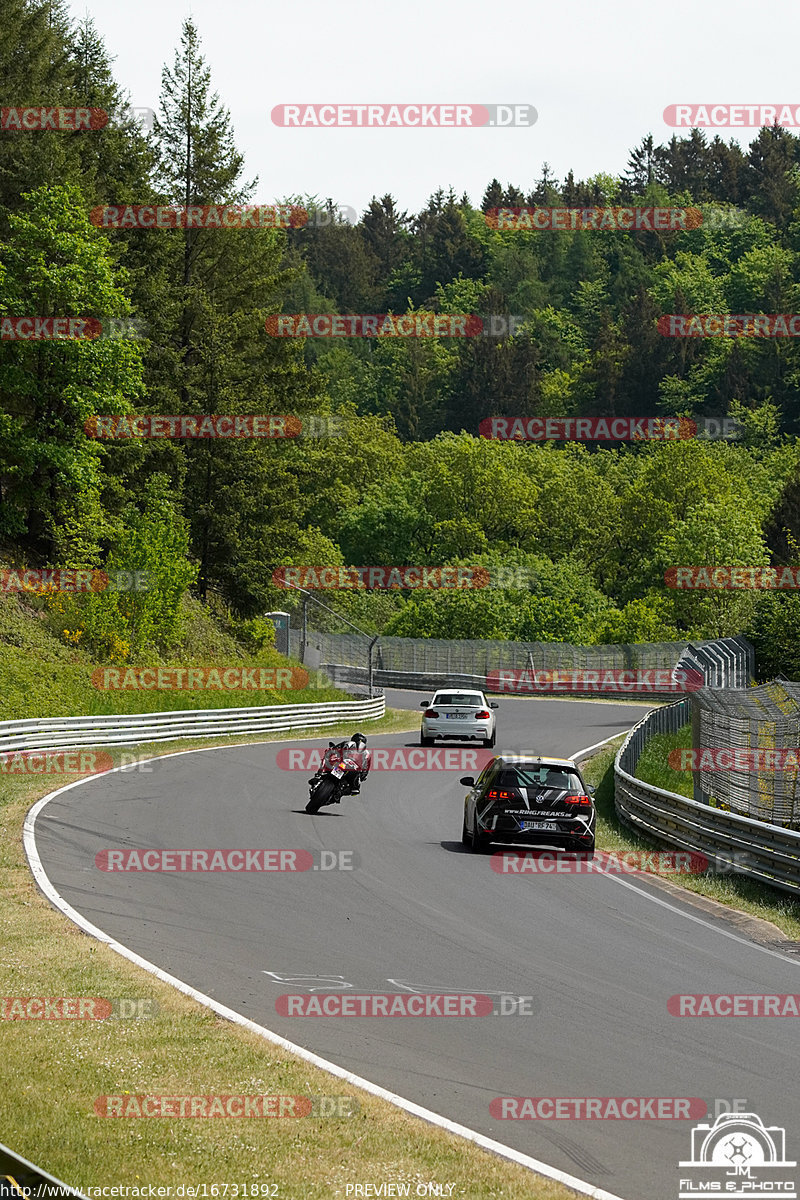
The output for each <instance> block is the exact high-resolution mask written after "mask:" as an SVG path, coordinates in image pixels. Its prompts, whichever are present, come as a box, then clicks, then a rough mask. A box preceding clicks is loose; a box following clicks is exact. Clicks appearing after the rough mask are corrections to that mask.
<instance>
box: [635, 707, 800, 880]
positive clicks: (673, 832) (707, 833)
mask: <svg viewBox="0 0 800 1200" xmlns="http://www.w3.org/2000/svg"><path fill="white" fill-rule="evenodd" d="M690 718H691V701H690V700H679V701H678V703H677V704H670V705H668V706H667V707H665V708H657V709H654V710H653V711H652V712H650V713H648V714H647V716H646V717H644V718H643V719H642V720H641V721H640V722H639V723H638V725H635V726H634V727H633V729H632V730H631V731H630V733H629V734H628V736H627V737H626V739H625V741H624V742H623V743H622V746H621V747H620V749H619V752H618V754H617V757H616V759H615V761H614V804H615V807H616V810H617V815H618V816H619V818H620V820H621V821H622V822H623V824H625V825H627V826H628V828H630V829H632V830H634V831H635V832H636V833H641V834H644V835H646V836H647V837H648V838H651V839H652V840H653V841H655V842H658V843H664V844H666V845H668V846H677V847H679V848H680V849H681V850H694V851H697V852H698V853H700V854H703V855H705V856H706V857H707V858H708V859H711V860H712V861H713V860H716V861H717V862H718V863H719V864H724V865H725V867H726V869H728V870H730V872H731V873H732V874H737V875H748V876H750V878H752V879H759V880H761V882H762V883H767V884H769V885H770V886H771V887H775V888H780V889H781V891H784V892H790V893H792V894H793V895H800V832H795V831H794V830H790V829H782V828H781V827H780V826H779V825H768V824H767V823H766V822H763V821H754V820H751V818H750V817H741V816H737V815H736V814H735V813H730V812H723V811H722V810H720V809H718V808H712V807H711V806H710V805H708V804H699V803H698V802H697V801H696V800H690V799H689V798H688V797H687V796H679V795H678V794H677V793H676V792H667V791H664V790H663V789H662V788H657V787H653V786H652V785H651V784H648V783H644V782H643V781H642V780H641V779H636V778H634V774H633V772H634V771H635V770H636V764H637V763H638V761H639V757H640V755H641V753H642V750H643V749H644V746H645V745H646V743H647V742H648V741H649V740H650V738H652V737H654V736H656V735H657V734H659V733H676V732H677V731H678V730H679V729H680V728H681V727H682V726H683V725H685V724H686V723H687V722H688V721H689V720H690Z"/></svg>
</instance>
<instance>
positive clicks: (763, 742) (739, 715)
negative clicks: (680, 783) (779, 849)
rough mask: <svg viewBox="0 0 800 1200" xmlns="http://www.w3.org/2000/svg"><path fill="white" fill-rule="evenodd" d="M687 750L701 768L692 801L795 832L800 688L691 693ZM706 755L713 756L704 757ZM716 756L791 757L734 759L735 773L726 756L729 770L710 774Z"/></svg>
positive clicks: (784, 685)
mask: <svg viewBox="0 0 800 1200" xmlns="http://www.w3.org/2000/svg"><path fill="white" fill-rule="evenodd" d="M692 746H693V748H694V749H695V751H696V752H697V754H698V764H697V765H698V766H699V767H700V768H701V769H700V770H697V771H696V772H695V776H694V796H695V799H696V800H701V801H703V802H705V803H706V804H710V805H712V806H713V807H716V808H721V809H724V810H727V811H728V812H733V813H738V814H739V815H740V816H745V817H752V818H754V819H755V820H759V821H769V822H770V823H771V824H773V825H783V826H785V827H786V828H792V829H797V828H800V778H799V775H800V769H799V767H798V761H799V760H800V683H788V682H785V681H782V680H775V681H773V682H772V683H766V684H763V685H761V686H760V687H753V688H748V689H747V690H746V691H744V692H733V691H729V690H727V689H722V690H719V691H714V690H712V689H705V688H704V689H703V690H702V691H699V692H697V693H696V694H695V695H694V696H693V697H692ZM706 750H711V751H713V752H714V755H713V756H712V755H707V756H704V754H703V751H706ZM720 750H740V751H751V752H755V751H782V750H786V751H794V752H795V753H794V755H792V754H789V755H779V754H773V755H770V754H768V753H762V754H750V755H740V756H738V761H739V762H741V763H742V765H741V767H737V766H736V763H737V757H736V756H733V755H731V756H729V762H731V763H733V764H734V765H733V767H727V766H726V767H725V769H711V768H712V763H714V764H715V765H716V766H717V768H719V751H720ZM704 759H707V760H708V764H709V765H708V767H707V768H706V769H703V763H704ZM750 764H752V765H750Z"/></svg>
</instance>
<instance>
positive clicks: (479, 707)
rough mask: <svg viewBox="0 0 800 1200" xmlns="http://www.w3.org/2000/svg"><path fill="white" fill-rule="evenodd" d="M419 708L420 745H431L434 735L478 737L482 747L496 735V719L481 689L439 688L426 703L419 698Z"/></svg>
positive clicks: (462, 738) (493, 705)
mask: <svg viewBox="0 0 800 1200" xmlns="http://www.w3.org/2000/svg"><path fill="white" fill-rule="evenodd" d="M420 708H424V709H425V711H424V712H423V714H422V727H421V728H420V731H419V744H420V746H432V745H433V743H434V741H435V740H436V738H458V740H459V741H463V740H464V739H465V738H479V739H480V740H481V741H482V742H483V744H484V746H493V745H494V743H495V739H496V736H497V718H496V717H495V715H494V710H495V709H496V708H497V705H496V704H495V703H494V702H492V703H491V704H490V703H489V701H488V700H487V699H486V696H485V695H484V694H483V692H473V691H470V689H469V688H441V689H440V690H439V691H438V692H436V693H435V695H434V697H433V699H432V700H431V701H430V703H429V702H428V701H427V700H423V701H422V703H421V704H420Z"/></svg>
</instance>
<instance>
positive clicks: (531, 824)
mask: <svg viewBox="0 0 800 1200" xmlns="http://www.w3.org/2000/svg"><path fill="white" fill-rule="evenodd" d="M522 828H523V829H538V830H541V831H542V832H544V833H558V824H557V822H555V821H523V822H522Z"/></svg>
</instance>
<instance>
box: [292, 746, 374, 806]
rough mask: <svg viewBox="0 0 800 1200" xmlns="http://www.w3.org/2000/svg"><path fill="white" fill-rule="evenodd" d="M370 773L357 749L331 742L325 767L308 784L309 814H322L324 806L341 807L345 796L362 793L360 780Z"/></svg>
mask: <svg viewBox="0 0 800 1200" xmlns="http://www.w3.org/2000/svg"><path fill="white" fill-rule="evenodd" d="M366 753H367V754H368V753H369V751H367V752H366ZM365 767H366V770H365ZM368 771H369V766H368V764H367V763H365V762H364V753H363V752H362V751H359V750H354V749H353V747H352V746H351V745H350V744H349V743H347V742H340V743H339V744H338V745H337V744H336V742H329V743H328V749H327V750H326V751H325V755H324V757H323V759H322V765H321V766H320V768H319V770H318V771H317V773H316V775H315V776H314V778H313V779H310V780H309V781H308V782H309V796H308V804H307V805H306V812H307V813H315V812H319V810H320V809H321V808H322V807H323V805H325V804H338V803H339V801H340V800H341V798H342V796H350V795H352V794H353V793H354V792H356V793H358V792H360V790H361V780H362V779H364V778H366V775H367V773H368Z"/></svg>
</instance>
